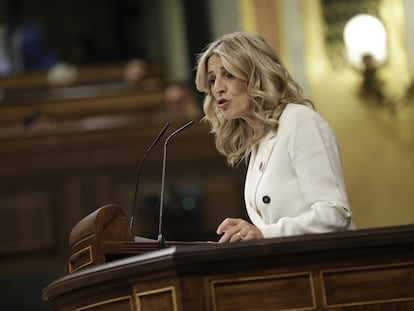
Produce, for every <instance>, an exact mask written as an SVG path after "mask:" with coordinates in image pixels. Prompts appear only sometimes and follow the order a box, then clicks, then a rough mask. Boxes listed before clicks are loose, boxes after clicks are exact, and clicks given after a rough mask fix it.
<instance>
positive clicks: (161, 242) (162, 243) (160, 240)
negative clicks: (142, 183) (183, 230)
mask: <svg viewBox="0 0 414 311" xmlns="http://www.w3.org/2000/svg"><path fill="white" fill-rule="evenodd" d="M193 123H194V121H193V120H191V121H190V122H187V123H186V124H184V125H183V126H181V127H180V128H178V129H176V130H175V131H174V132H172V133H171V134H170V135H169V136H168V137H167V138H166V139H165V142H164V157H163V160H162V181H161V197H160V211H159V212H160V214H159V222H158V239H157V242H158V248H164V247H165V240H164V236H163V233H162V214H163V210H164V191H165V190H164V189H165V166H166V162H167V161H166V160H167V145H168V142H169V141H170V139H171V138H172V137H173V136H175V135H177V134H178V133H180V132H181V131H183V130H184V129H186V128H187V127H188V126H190V125H191V124H193Z"/></svg>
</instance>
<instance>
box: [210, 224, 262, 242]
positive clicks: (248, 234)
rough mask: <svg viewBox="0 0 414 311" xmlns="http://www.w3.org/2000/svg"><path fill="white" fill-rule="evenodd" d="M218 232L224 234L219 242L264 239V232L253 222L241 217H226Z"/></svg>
mask: <svg viewBox="0 0 414 311" xmlns="http://www.w3.org/2000/svg"><path fill="white" fill-rule="evenodd" d="M216 232H217V234H223V236H222V237H221V238H220V240H219V241H218V242H219V243H225V242H236V241H241V240H243V241H245V240H254V239H263V238H264V237H263V234H262V232H261V231H260V230H259V229H258V228H257V227H256V226H254V225H252V224H251V223H249V222H247V221H245V220H243V219H240V218H226V219H224V220H223V222H222V223H221V224H220V225H219V226H218V227H217V231H216Z"/></svg>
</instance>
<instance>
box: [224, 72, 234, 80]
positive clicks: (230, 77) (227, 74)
mask: <svg viewBox="0 0 414 311" xmlns="http://www.w3.org/2000/svg"><path fill="white" fill-rule="evenodd" d="M226 78H227V79H233V78H234V76H233V75H232V74H231V73H230V72H227V73H226Z"/></svg>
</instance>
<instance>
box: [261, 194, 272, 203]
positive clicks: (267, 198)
mask: <svg viewBox="0 0 414 311" xmlns="http://www.w3.org/2000/svg"><path fill="white" fill-rule="evenodd" d="M262 200H263V203H265V204H269V203H270V197H268V196H267V195H265V196H264V197H263V198H262Z"/></svg>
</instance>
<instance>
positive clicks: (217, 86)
mask: <svg viewBox="0 0 414 311" xmlns="http://www.w3.org/2000/svg"><path fill="white" fill-rule="evenodd" d="M225 88H226V86H225V84H224V83H223V81H222V79H220V78H216V80H215V81H214V86H213V92H214V94H216V95H217V96H218V97H219V96H220V95H221V94H222V93H223V92H224V91H225Z"/></svg>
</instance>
